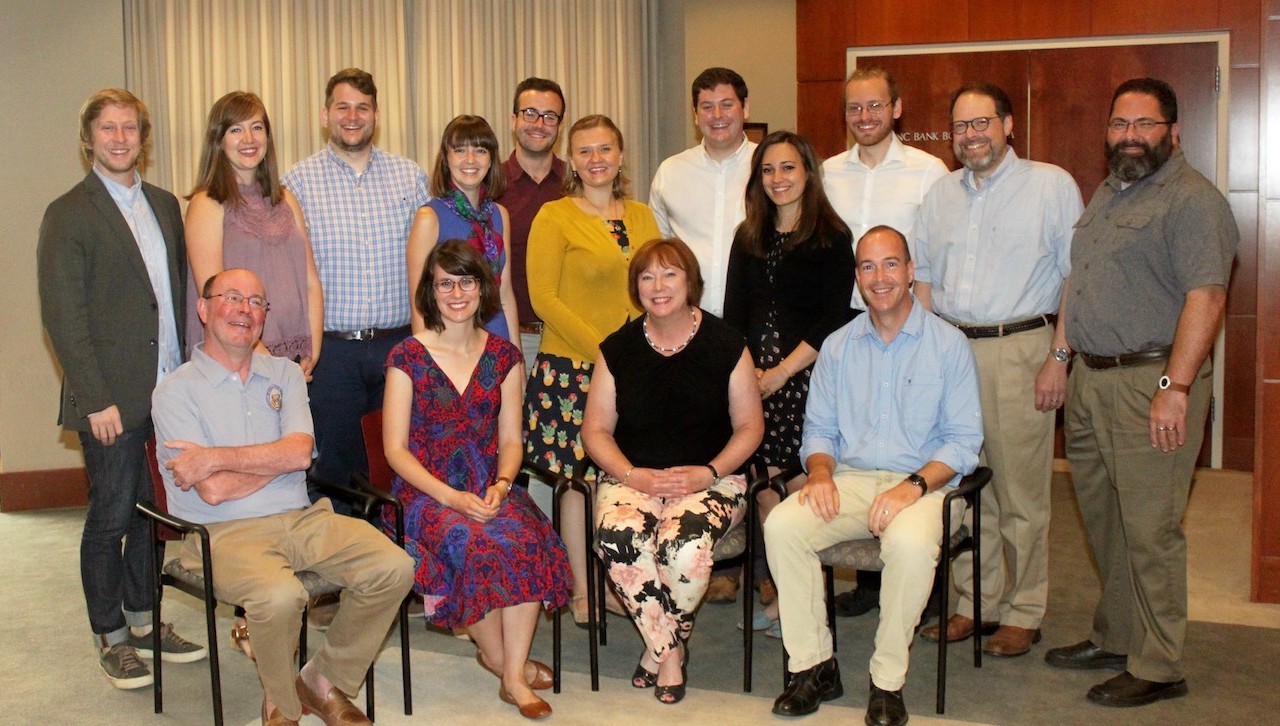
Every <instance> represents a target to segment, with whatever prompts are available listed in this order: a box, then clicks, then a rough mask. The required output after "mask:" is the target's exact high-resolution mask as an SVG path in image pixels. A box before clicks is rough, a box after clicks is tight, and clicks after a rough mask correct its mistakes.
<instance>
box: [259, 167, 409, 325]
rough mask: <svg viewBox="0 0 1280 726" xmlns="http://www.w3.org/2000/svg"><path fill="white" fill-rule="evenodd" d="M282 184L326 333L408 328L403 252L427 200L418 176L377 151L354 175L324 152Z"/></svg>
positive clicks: (293, 171)
mask: <svg viewBox="0 0 1280 726" xmlns="http://www.w3.org/2000/svg"><path fill="white" fill-rule="evenodd" d="M282 181H283V182H284V185H285V186H286V187H288V188H289V191H291V192H293V194H294V196H296V197H297V198H298V202H299V204H301V205H302V214H303V216H304V217H305V218H306V222H307V234H308V235H309V236H310V238H311V249H312V252H313V254H314V255H315V258H316V267H317V268H318V270H319V273H320V285H321V287H322V288H323V289H324V328H325V330H336V331H351V330H360V329H362V328H396V327H400V326H402V325H408V324H409V306H410V304H411V303H410V300H409V283H408V272H407V270H406V269H405V245H406V243H407V242H408V239H409V228H410V227H411V226H412V225H413V217H414V214H415V213H417V211H418V208H419V207H421V206H422V205H424V204H426V203H427V201H428V200H429V199H430V198H431V195H430V192H429V191H428V184H427V175H426V174H425V173H424V172H423V171H422V169H421V168H420V167H419V166H418V165H417V164H415V163H414V162H412V161H410V160H409V159H406V158H404V157H402V156H396V155H395V154H390V153H387V152H385V151H383V150H381V149H379V148H377V147H374V148H373V150H372V154H371V156H370V157H369V166H368V167H367V168H366V169H365V170H364V172H363V173H356V171H355V170H354V169H352V168H351V166H350V165H348V164H347V163H346V162H345V161H343V160H342V159H341V158H340V157H339V156H338V155H337V154H335V153H334V152H333V148H332V147H331V146H328V145H326V146H325V147H324V149H322V150H320V151H319V152H317V153H316V154H314V155H312V156H310V157H308V158H306V159H304V160H302V161H300V162H298V163H297V164H296V165H295V166H294V167H293V168H292V169H290V170H289V173H287V174H285V175H284V179H283V180H282Z"/></svg>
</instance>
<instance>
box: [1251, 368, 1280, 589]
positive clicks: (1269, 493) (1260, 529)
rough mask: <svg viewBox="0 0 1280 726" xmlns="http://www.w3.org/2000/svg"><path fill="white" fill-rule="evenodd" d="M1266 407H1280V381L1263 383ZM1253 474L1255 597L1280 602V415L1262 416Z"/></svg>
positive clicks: (1266, 409) (1271, 408) (1275, 408)
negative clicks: (1257, 453)
mask: <svg viewBox="0 0 1280 726" xmlns="http://www.w3.org/2000/svg"><path fill="white" fill-rule="evenodd" d="M1259 391H1260V392H1261V396H1260V404H1261V407H1262V409H1263V410H1264V411H1280V382H1277V381H1270V382H1267V383H1264V384H1262V385H1261V386H1259ZM1259 421H1260V422H1261V425H1260V426H1259V430H1258V434H1259V436H1258V440H1259V444H1260V447H1259V455H1258V457H1257V459H1256V460H1255V461H1256V463H1257V466H1256V468H1255V469H1254V477H1253V559H1254V567H1253V599H1254V600H1255V601H1262V602H1280V507H1277V506H1276V502H1280V416H1260V417H1259Z"/></svg>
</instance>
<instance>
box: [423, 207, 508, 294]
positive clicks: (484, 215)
mask: <svg viewBox="0 0 1280 726" xmlns="http://www.w3.org/2000/svg"><path fill="white" fill-rule="evenodd" d="M480 199H481V200H483V201H481V202H480V209H478V210H477V209H476V208H475V207H472V206H471V202H470V201H469V200H468V199H467V195H465V194H463V193H462V190H461V189H458V188H457V187H454V188H453V190H452V191H450V192H449V196H447V197H443V198H441V200H440V201H442V202H444V205H445V206H446V207H448V208H449V210H450V211H452V212H453V213H454V214H456V215H458V216H459V217H462V218H463V219H465V220H467V221H468V222H470V223H471V239H469V240H467V241H468V242H470V243H471V246H472V247H475V248H476V251H477V252H479V253H480V254H481V255H483V256H484V259H485V260H486V261H487V262H488V263H489V267H490V268H491V269H492V270H493V277H494V280H495V281H500V280H501V279H502V273H501V270H502V269H503V267H504V266H505V265H506V263H507V260H506V254H505V253H504V252H503V249H502V235H500V234H498V233H497V232H495V231H494V229H493V218H494V217H495V216H497V214H498V205H497V204H496V203H495V202H494V201H493V200H492V199H489V198H488V197H487V190H485V189H484V188H483V187H482V188H481V192H480Z"/></svg>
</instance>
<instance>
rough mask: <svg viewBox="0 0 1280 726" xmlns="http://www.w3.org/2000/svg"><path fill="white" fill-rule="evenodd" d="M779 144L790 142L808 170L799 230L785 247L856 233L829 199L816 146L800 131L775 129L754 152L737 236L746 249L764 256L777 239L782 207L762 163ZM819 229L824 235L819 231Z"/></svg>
mask: <svg viewBox="0 0 1280 726" xmlns="http://www.w3.org/2000/svg"><path fill="white" fill-rule="evenodd" d="M778 144H790V145H791V146H792V147H793V148H794V149H795V150H796V152H797V153H799V154H800V160H801V161H802V162H803V163H804V173H805V181H804V193H803V195H802V196H801V197H800V219H799V221H798V222H797V223H796V228H795V231H794V232H792V233H791V235H790V237H788V239H787V243H786V247H785V249H787V250H793V249H795V248H796V247H799V246H800V245H803V244H811V243H812V244H816V245H818V246H819V247H825V246H827V245H829V244H831V243H832V242H833V241H834V240H837V239H845V240H848V239H849V238H850V237H851V235H852V233H851V232H850V231H849V225H847V224H845V223H844V220H842V219H840V215H838V214H836V210H835V209H833V208H832V207H831V202H829V201H827V193H826V192H825V191H823V189H822V174H821V169H820V168H819V166H818V155H817V153H816V152H814V150H813V145H812V144H810V143H809V141H808V140H807V139H805V138H804V137H803V136H801V135H799V134H797V133H794V132H791V131H774V132H773V133H771V134H769V135H768V136H766V137H764V141H761V142H760V145H759V146H757V147H756V151H755V153H754V154H752V155H751V176H750V177H749V178H748V179H747V192H746V207H747V216H746V219H744V220H743V221H742V224H740V225H738V231H737V233H736V237H737V239H739V240H741V241H742V247H743V249H745V250H746V251H747V252H748V253H750V254H752V255H755V256H756V257H764V256H766V255H767V254H768V252H769V241H770V240H771V239H773V235H774V232H775V230H776V228H777V221H778V210H777V206H776V205H775V204H774V203H773V200H772V199H769V195H768V194H766V193H765V191H764V179H763V174H762V173H761V171H760V166H761V164H762V163H763V162H764V154H765V152H766V151H768V149H769V147H771V146H776V145H778ZM819 230H821V231H822V232H823V234H815V232H817V231H819ZM832 232H834V234H832Z"/></svg>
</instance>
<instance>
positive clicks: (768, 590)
mask: <svg viewBox="0 0 1280 726" xmlns="http://www.w3.org/2000/svg"><path fill="white" fill-rule="evenodd" d="M759 589H760V604H761V605H763V606H765V607H769V606H770V605H772V604H773V603H774V602H775V601H777V599H778V586H777V585H775V584H773V580H761V581H760V588H759Z"/></svg>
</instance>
